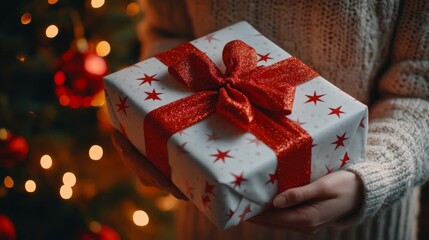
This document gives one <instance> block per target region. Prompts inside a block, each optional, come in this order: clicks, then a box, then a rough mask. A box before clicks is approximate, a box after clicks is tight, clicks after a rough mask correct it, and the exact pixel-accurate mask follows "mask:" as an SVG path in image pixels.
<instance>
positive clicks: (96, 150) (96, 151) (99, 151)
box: [89, 145, 103, 161]
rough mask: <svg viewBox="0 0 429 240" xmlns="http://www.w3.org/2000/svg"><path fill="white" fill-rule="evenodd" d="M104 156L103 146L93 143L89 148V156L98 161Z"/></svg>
mask: <svg viewBox="0 0 429 240" xmlns="http://www.w3.org/2000/svg"><path fill="white" fill-rule="evenodd" d="M102 157H103V148H102V147H101V146H99V145H92V146H91V148H90V149H89V158H91V159H92V160H94V161H98V160H100V159H101V158H102Z"/></svg>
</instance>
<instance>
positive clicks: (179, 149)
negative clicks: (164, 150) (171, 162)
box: [177, 142, 189, 155]
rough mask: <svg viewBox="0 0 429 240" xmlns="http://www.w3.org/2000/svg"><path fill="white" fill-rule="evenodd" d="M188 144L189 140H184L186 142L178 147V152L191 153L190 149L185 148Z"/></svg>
mask: <svg viewBox="0 0 429 240" xmlns="http://www.w3.org/2000/svg"><path fill="white" fill-rule="evenodd" d="M186 144H188V142H184V143H182V144H181V145H180V146H178V148H177V153H178V154H179V155H183V154H188V153H189V152H188V151H186V149H185V147H186Z"/></svg>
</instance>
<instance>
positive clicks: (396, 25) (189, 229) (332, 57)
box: [138, 0, 429, 240]
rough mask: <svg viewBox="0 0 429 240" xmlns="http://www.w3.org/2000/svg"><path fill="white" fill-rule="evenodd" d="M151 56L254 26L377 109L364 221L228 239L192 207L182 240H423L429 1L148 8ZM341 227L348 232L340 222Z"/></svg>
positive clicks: (185, 210) (362, 168)
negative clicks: (419, 234)
mask: <svg viewBox="0 0 429 240" xmlns="http://www.w3.org/2000/svg"><path fill="white" fill-rule="evenodd" d="M140 1H141V5H142V7H143V10H144V12H145V14H146V16H147V17H146V18H145V19H144V21H142V23H141V24H140V25H139V30H138V32H139V37H140V39H141V41H142V47H143V48H142V55H143V57H148V56H151V55H153V54H155V53H157V52H160V51H164V50H166V49H168V48H171V47H173V46H175V45H177V44H179V43H180V42H183V41H185V40H191V39H193V38H195V37H199V36H202V35H205V34H207V33H210V32H212V31H215V30H217V29H220V28H223V27H226V26H228V25H230V24H233V23H236V22H238V21H241V20H246V21H248V22H249V23H251V24H252V25H253V26H255V27H256V28H257V29H258V30H259V31H261V32H262V33H263V34H264V35H265V36H267V37H268V38H270V39H271V40H273V41H274V42H275V43H277V44H278V45H279V46H280V47H282V48H284V49H285V50H286V51H288V52H289V53H291V54H292V55H294V56H296V57H298V58H299V59H301V60H302V61H303V62H305V63H306V64H308V65H310V66H311V67H313V68H314V69H315V70H316V71H318V72H319V73H320V74H321V75H322V76H323V77H325V78H326V79H328V80H329V81H330V82H332V83H333V84H335V85H336V86H338V87H340V88H341V89H342V90H344V91H345V92H347V93H349V94H350V95H352V96H354V97H355V98H357V99H358V100H360V101H361V102H364V103H366V104H369V105H370V125H369V137H368V151H367V154H366V159H365V162H363V163H360V164H356V165H353V166H351V167H349V169H348V170H349V171H352V172H354V173H356V174H357V176H359V178H360V179H361V181H362V183H363V186H364V203H363V206H362V208H361V210H360V212H359V213H358V214H356V215H354V216H350V218H348V219H347V220H344V221H343V224H344V222H347V223H350V222H351V223H352V225H350V226H348V227H345V228H341V229H339V228H338V226H331V227H326V228H324V229H323V230H322V231H320V232H319V233H317V234H316V235H314V236H303V235H300V234H296V233H292V232H286V231H280V230H273V229H267V228H263V227H259V226H255V225H253V224H249V223H244V224H242V225H240V226H239V227H235V228H233V229H230V230H227V231H224V232H220V231H218V230H216V229H215V228H214V227H213V226H212V225H211V223H209V222H208V220H207V219H205V217H204V216H202V215H201V214H200V213H199V212H198V211H197V210H196V209H195V208H194V207H193V206H190V205H189V204H183V206H182V207H181V208H180V209H179V211H178V214H177V218H178V221H177V236H178V239H223V240H226V239H416V218H417V214H418V210H419V209H418V208H419V206H418V196H419V190H418V187H417V188H416V186H419V185H421V184H423V183H424V182H425V181H427V179H428V177H429V1H426V0H415V1H400V0H379V1H378V0H377V1H376V0H362V1H357V0H356V1H348V0H339V1H323V0H307V1H286V0H267V1H258V0H242V1H228V0H186V1H185V0H140ZM340 225H341V223H340Z"/></svg>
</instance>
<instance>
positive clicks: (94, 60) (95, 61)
mask: <svg viewBox="0 0 429 240" xmlns="http://www.w3.org/2000/svg"><path fill="white" fill-rule="evenodd" d="M84 67H85V70H86V71H88V72H89V73H92V74H95V75H103V74H104V73H105V72H106V70H107V65H106V62H105V61H104V60H103V59H102V58H101V57H99V56H97V55H95V54H94V55H89V56H88V57H87V58H85V62H84Z"/></svg>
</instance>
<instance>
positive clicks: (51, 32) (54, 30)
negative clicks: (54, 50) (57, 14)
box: [46, 24, 59, 38]
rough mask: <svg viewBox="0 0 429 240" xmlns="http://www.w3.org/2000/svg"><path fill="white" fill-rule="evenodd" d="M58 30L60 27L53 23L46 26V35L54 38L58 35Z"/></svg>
mask: <svg viewBox="0 0 429 240" xmlns="http://www.w3.org/2000/svg"><path fill="white" fill-rule="evenodd" d="M58 31H59V30H58V27H57V26H55V25H53V24H52V25H50V26H49V27H47V28H46V37H48V38H54V37H56V36H57V35H58Z"/></svg>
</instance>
